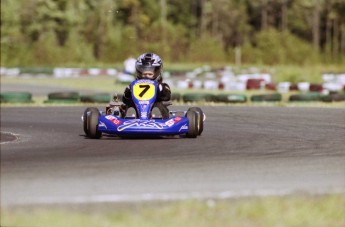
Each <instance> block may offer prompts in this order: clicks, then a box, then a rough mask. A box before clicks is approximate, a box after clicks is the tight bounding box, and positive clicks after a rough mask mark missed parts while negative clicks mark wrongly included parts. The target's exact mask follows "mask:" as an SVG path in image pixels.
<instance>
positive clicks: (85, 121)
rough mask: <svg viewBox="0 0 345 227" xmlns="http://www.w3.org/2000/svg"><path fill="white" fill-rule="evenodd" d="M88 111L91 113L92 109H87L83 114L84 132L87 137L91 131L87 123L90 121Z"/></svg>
mask: <svg viewBox="0 0 345 227" xmlns="http://www.w3.org/2000/svg"><path fill="white" fill-rule="evenodd" d="M88 111H90V107H88V108H86V109H85V111H84V114H83V129H84V132H85V134H86V135H87V136H88V135H89V131H88V129H87V121H88V119H87V117H88V115H87V112H88Z"/></svg>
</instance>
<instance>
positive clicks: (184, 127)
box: [179, 125, 188, 131]
mask: <svg viewBox="0 0 345 227" xmlns="http://www.w3.org/2000/svg"><path fill="white" fill-rule="evenodd" d="M184 129H188V126H187V125H182V127H181V128H180V130H179V131H181V130H184Z"/></svg>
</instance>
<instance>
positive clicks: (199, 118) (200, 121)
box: [188, 107, 204, 136]
mask: <svg viewBox="0 0 345 227" xmlns="http://www.w3.org/2000/svg"><path fill="white" fill-rule="evenodd" d="M188 111H195V112H196V113H197V115H198V116H197V122H198V135H199V136H200V135H201V133H202V132H203V131H204V112H203V111H202V110H201V108H199V107H191V108H189V109H188Z"/></svg>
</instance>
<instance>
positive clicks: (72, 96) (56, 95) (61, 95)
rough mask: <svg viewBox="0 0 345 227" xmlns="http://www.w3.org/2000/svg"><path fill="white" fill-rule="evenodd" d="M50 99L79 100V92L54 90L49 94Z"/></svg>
mask: <svg viewBox="0 0 345 227" xmlns="http://www.w3.org/2000/svg"><path fill="white" fill-rule="evenodd" d="M48 100H73V101H79V100H80V97H79V93H78V92H53V93H49V94H48Z"/></svg>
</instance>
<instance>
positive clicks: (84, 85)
mask: <svg viewBox="0 0 345 227" xmlns="http://www.w3.org/2000/svg"><path fill="white" fill-rule="evenodd" d="M6 84H22V85H35V86H53V87H57V88H56V89H54V91H57V90H58V87H61V89H70V90H74V91H77V92H78V91H81V93H83V91H84V93H85V90H90V91H93V92H107V93H109V94H114V93H117V94H122V93H123V91H124V89H125V87H126V86H128V84H121V83H115V78H114V77H105V76H104V77H103V76H98V77H77V78H73V77H72V78H54V77H32V78H19V77H1V86H6ZM172 92H173V93H180V94H186V93H194V92H198V93H199V92H201V93H211V94H220V93H227V94H241V95H246V96H247V98H248V99H249V98H250V96H252V95H256V94H270V93H276V91H268V90H251V91H222V90H203V89H188V90H184V89H177V88H172ZM295 93H298V92H296V91H295V92H287V93H282V97H283V98H282V101H281V102H270V103H268V102H260V103H253V102H250V101H247V102H246V103H240V104H235V105H237V106H248V105H250V106H253V105H254V106H287V107H290V106H292V107H299V106H307V107H336V108H338V107H341V108H342V107H345V104H344V102H333V103H324V102H298V103H297V102H293V103H290V102H289V101H288V99H289V96H290V95H291V94H295ZM47 95H48V94H46V95H45V96H38V97H37V96H35V95H34V96H33V101H34V103H33V104H24V105H25V106H26V105H30V106H37V105H38V106H42V105H44V106H46V105H48V106H49V105H73V104H45V103H44V101H45V100H47ZM174 104H175V103H174ZM177 104H179V103H177ZM180 104H182V103H180ZM74 105H85V104H82V103H81V104H74ZM198 105H234V104H215V103H206V104H205V103H198ZM1 106H22V104H6V103H1Z"/></svg>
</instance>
